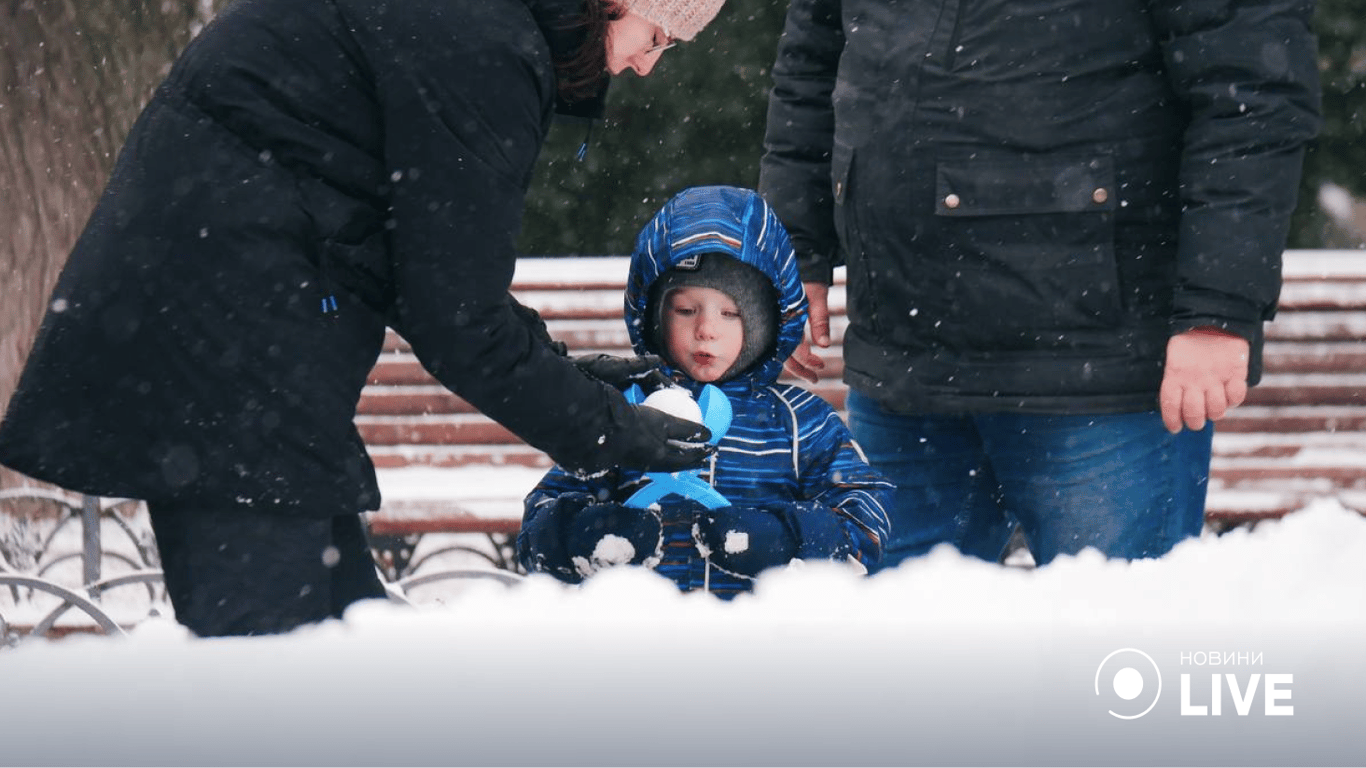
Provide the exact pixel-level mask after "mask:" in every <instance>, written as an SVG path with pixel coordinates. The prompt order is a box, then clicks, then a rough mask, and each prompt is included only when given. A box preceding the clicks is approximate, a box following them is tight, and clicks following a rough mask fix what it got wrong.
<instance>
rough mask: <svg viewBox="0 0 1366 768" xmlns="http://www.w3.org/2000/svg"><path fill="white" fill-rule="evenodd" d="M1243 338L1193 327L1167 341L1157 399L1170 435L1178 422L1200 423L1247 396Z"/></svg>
mask: <svg viewBox="0 0 1366 768" xmlns="http://www.w3.org/2000/svg"><path fill="white" fill-rule="evenodd" d="M1248 350H1249V347H1248V343H1247V340H1246V339H1244V338H1243V337H1241V336H1236V335H1234V334H1232V333H1228V332H1227V331H1222V330H1220V329H1218V328H1210V327H1204V328H1193V329H1191V330H1189V331H1186V332H1184V333H1179V334H1177V335H1175V336H1173V337H1171V339H1170V340H1168V342H1167V365H1166V368H1165V370H1164V372H1163V374H1162V390H1161V392H1160V393H1159V395H1158V402H1159V404H1160V405H1161V408H1162V423H1163V424H1164V425H1166V427H1167V431H1169V432H1171V433H1172V434H1176V433H1177V432H1180V431H1181V427H1182V425H1183V424H1184V425H1185V426H1186V428H1188V429H1191V430H1200V429H1204V428H1205V420H1206V419H1208V420H1210V421H1218V420H1219V419H1222V418H1223V417H1224V414H1226V413H1227V412H1228V409H1230V408H1234V407H1237V406H1238V405H1241V404H1242V402H1243V400H1245V399H1246V398H1247V356H1248Z"/></svg>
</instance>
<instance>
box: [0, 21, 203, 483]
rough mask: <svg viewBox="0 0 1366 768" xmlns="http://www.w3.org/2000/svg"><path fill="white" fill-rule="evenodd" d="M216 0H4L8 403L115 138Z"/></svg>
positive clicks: (0, 151)
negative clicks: (212, 0) (49, 296)
mask: <svg viewBox="0 0 1366 768" xmlns="http://www.w3.org/2000/svg"><path fill="white" fill-rule="evenodd" d="M212 8H213V4H212V2H211V0H165V1H164V2H163V1H162V0H0V222H3V224H2V225H0V296H3V300H2V301H0V411H2V410H3V407H4V406H5V405H6V404H8V402H9V399H10V396H11V395H12V394H13V391H14V385H15V383H16V382H17V380H18V377H19V372H20V370H21V368H22V366H23V361H24V359H25V358H26V356H27V355H28V351H29V349H30V347H31V346H32V343H33V335H34V332H35V331H36V330H37V326H38V322H39V321H40V320H41V319H42V314H43V310H44V308H45V303H46V302H47V299H48V295H49V293H50V292H51V290H52V286H53V283H55V282H56V279H57V274H58V272H59V271H60V270H61V267H62V264H63V263H64V262H65V260H66V256H67V253H68V252H69V251H70V249H71V246H72V244H73V243H74V242H75V240H76V237H77V236H78V235H79V234H80V231H81V228H82V227H83V226H84V225H85V222H86V219H87V218H88V217H89V215H90V211H91V209H92V208H93V207H94V205H95V201H96V200H97V199H98V197H99V194H100V192H101V191H102V189H103V186H104V182H105V179H106V178H107V177H108V174H109V170H110V168H111V167H112V166H113V162H114V157H115V156H116V154H117V152H118V149H119V146H120V145H121V144H122V142H123V139H124V137H125V136H126V135H127V133H128V129H129V127H130V126H131V125H132V123H133V120H134V119H135V118H136V117H137V114H138V111H139V110H140V109H141V108H142V106H143V105H144V104H145V103H146V102H147V99H148V97H149V96H150V95H151V92H152V90H153V89H154V88H155V87H156V85H157V83H159V82H160V81H161V79H162V78H163V77H164V76H165V75H166V72H167V71H168V70H169V69H170V65H171V62H172V61H173V60H174V58H175V56H176V54H177V53H178V52H179V51H180V50H181V49H182V48H183V47H184V46H185V44H186V43H187V42H188V41H189V40H190V38H191V37H192V36H193V34H194V33H195V32H197V31H198V29H199V28H200V27H201V26H202V25H203V24H204V23H206V21H207V20H208V18H210V16H211V15H212ZM3 479H4V478H2V477H0V485H4V484H6V483H4V482H3Z"/></svg>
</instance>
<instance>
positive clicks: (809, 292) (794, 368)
mask: <svg viewBox="0 0 1366 768" xmlns="http://www.w3.org/2000/svg"><path fill="white" fill-rule="evenodd" d="M802 287H803V288H805V289H806V301H807V305H808V307H807V327H808V329H809V331H810V333H809V336H810V339H809V340H808V339H805V338H804V339H802V341H801V343H799V344H798V345H797V348H796V349H795V350H793V351H792V356H791V357H789V358H787V362H786V363H784V364H783V368H785V369H787V372H788V373H790V374H792V375H793V376H797V377H799V378H802V379H805V380H807V381H809V382H811V383H812V384H815V383H816V381H817V380H818V379H819V378H820V372H821V371H823V370H825V361H824V360H822V359H821V358H820V357H819V356H818V355H817V354H816V353H815V352H813V351H812V350H811V343H812V342H813V341H814V342H815V344H816V346H818V347H829V346H830V304H829V297H830V286H828V285H826V284H825V283H802Z"/></svg>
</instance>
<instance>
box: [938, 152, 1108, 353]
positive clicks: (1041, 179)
mask: <svg viewBox="0 0 1366 768" xmlns="http://www.w3.org/2000/svg"><path fill="white" fill-rule="evenodd" d="M934 183H935V199H934V214H935V215H934V225H933V230H934V231H935V234H936V237H934V238H933V240H934V244H935V247H936V251H937V253H936V254H935V255H934V256H933V259H934V260H935V261H936V262H938V263H939V264H940V265H941V266H942V267H946V268H948V269H949V270H950V274H952V275H955V276H956V279H953V280H950V281H948V283H949V284H948V293H949V296H948V298H949V299H950V302H949V303H950V306H952V307H954V308H955V310H956V311H955V314H958V315H959V316H958V317H957V318H956V319H957V320H958V321H959V322H961V323H963V324H964V325H965V326H966V327H969V328H976V330H975V331H973V332H972V333H973V335H975V334H976V333H983V334H988V336H989V338H990V339H991V340H993V341H996V342H998V343H999V342H1001V341H1007V340H1009V339H1011V338H1012V337H1014V338H1015V339H1016V340H1018V341H1021V342H1025V343H1026V344H1028V345H1033V344H1034V343H1037V342H1040V341H1044V342H1045V343H1047V341H1048V338H1049V337H1052V338H1054V339H1056V340H1057V341H1064V343H1065V337H1066V336H1068V335H1069V333H1070V332H1072V331H1086V330H1094V329H1098V328H1110V327H1114V326H1115V325H1117V324H1119V323H1120V322H1121V318H1122V302H1121V300H1120V287H1119V285H1118V273H1117V269H1116V265H1115V248H1114V211H1115V209H1116V207H1117V197H1118V195H1117V190H1116V187H1115V171H1114V164H1113V161H1112V160H1111V158H1110V157H1108V156H1104V155H1091V156H1086V157H1081V156H1058V155H1045V156H1037V155H1018V154H1012V155H1000V156H992V155H990V154H981V153H979V154H975V155H973V156H971V157H965V158H961V159H948V160H941V161H940V162H938V163H937V164H936V167H935V182H934Z"/></svg>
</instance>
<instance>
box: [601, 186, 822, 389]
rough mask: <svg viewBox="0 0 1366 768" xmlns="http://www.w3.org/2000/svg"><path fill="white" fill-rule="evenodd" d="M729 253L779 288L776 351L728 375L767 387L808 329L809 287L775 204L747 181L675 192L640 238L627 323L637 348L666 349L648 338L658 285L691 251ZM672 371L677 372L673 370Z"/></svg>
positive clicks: (643, 350) (633, 256)
mask: <svg viewBox="0 0 1366 768" xmlns="http://www.w3.org/2000/svg"><path fill="white" fill-rule="evenodd" d="M702 253H723V254H726V255H728V256H730V257H731V258H734V259H737V260H739V261H741V262H743V263H745V264H748V265H750V266H752V267H754V268H756V269H758V270H759V271H760V272H762V273H764V274H765V275H767V276H768V278H769V279H770V280H772V281H773V287H774V288H776V289H777V292H778V305H779V311H778V335H777V336H778V337H777V342H776V343H775V345H774V350H773V352H772V353H771V354H769V355H768V357H766V358H763V360H762V361H761V362H760V363H759V364H758V365H756V366H754V367H752V368H750V369H749V371H748V372H747V373H744V374H741V375H739V376H736V377H735V378H734V379H731V380H730V381H727V382H725V384H723V385H722V389H723V390H726V389H733V387H732V386H731V385H734V384H735V383H737V382H741V383H744V384H746V385H748V386H767V385H770V384H773V383H774V382H776V381H777V380H778V375H779V374H781V373H782V370H783V362H784V361H786V360H787V358H788V357H789V356H790V355H791V354H792V350H794V349H796V348H797V344H799V343H800V342H801V340H802V334H803V333H804V332H805V329H806V293H805V292H804V291H803V290H802V283H801V276H800V275H799V273H798V271H797V256H796V253H795V252H794V251H793V250H792V243H791V241H790V240H789V239H788V237H787V230H786V229H784V228H783V225H782V223H781V222H779V221H778V217H777V216H776V215H775V214H774V213H773V209H772V208H769V207H768V203H766V202H764V200H763V199H762V198H761V197H759V195H758V194H757V193H756V192H754V191H752V190H748V189H741V188H739V187H723V186H714V187H692V188H690V189H686V190H684V191H682V192H680V193H678V194H677V195H675V196H674V197H673V199H672V200H670V201H669V202H668V203H666V204H665V205H664V207H663V208H662V209H660V211H659V213H657V214H655V216H654V218H653V219H651V220H650V222H649V223H648V224H646V225H645V228H644V229H642V230H641V232H640V235H639V236H637V237H636V246H635V250H634V251H632V253H631V272H630V276H629V278H628V280H627V284H626V294H625V317H626V330H627V333H629V334H630V337H631V346H632V347H633V348H634V349H635V351H636V354H660V352H661V350H656V349H650V348H649V347H648V346H647V344H646V330H647V327H648V325H649V323H648V318H647V317H646V311H647V305H648V303H649V300H650V286H651V285H653V284H654V282H655V280H657V279H658V278H659V276H660V275H661V274H663V273H664V272H667V271H669V270H670V269H671V268H673V266H674V265H675V264H677V263H678V262H679V261H681V260H682V259H686V258H688V257H689V256H695V255H698V254H702ZM669 372H670V373H674V371H673V370H672V369H669Z"/></svg>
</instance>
